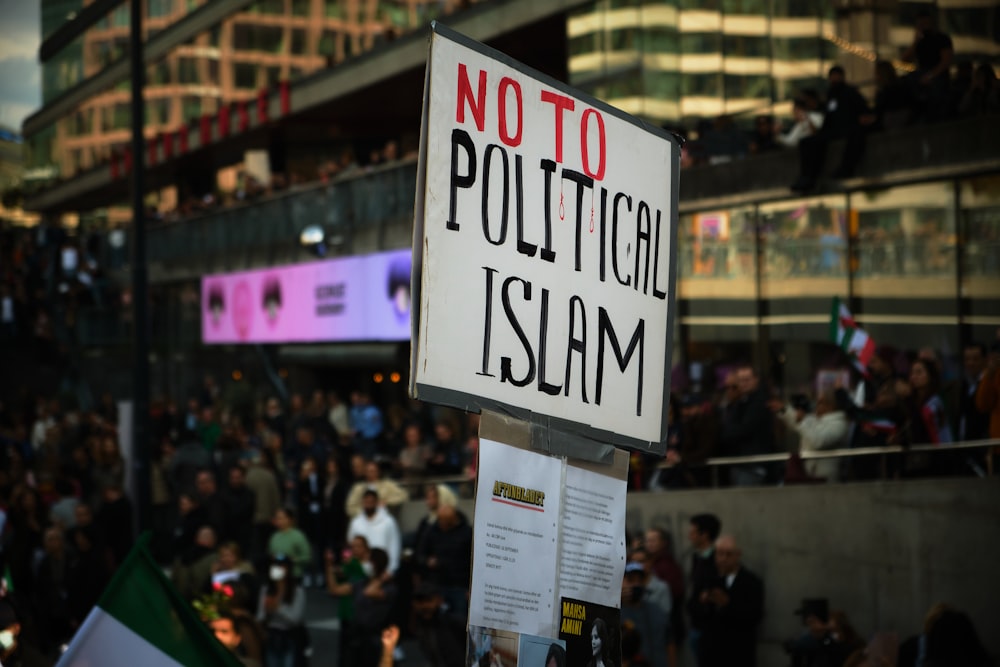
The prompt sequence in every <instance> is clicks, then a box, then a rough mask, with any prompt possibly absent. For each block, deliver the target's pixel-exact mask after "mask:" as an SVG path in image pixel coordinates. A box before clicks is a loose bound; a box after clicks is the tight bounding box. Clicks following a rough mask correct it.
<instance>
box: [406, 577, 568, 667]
mask: <svg viewBox="0 0 1000 667" xmlns="http://www.w3.org/2000/svg"><path fill="white" fill-rule="evenodd" d="M465 624H466V619H465V617H464V616H462V615H461V614H457V613H454V611H453V610H452V609H451V608H449V607H447V606H446V605H445V603H444V596H443V595H441V591H440V589H439V588H438V587H437V586H434V585H433V584H429V583H422V584H420V585H419V586H417V588H416V589H415V590H414V591H413V634H414V636H415V637H416V639H417V642H418V643H419V645H420V651H421V653H423V655H424V659H425V660H426V661H427V662H428V663H429V664H430V667H452V665H461V664H464V662H465V639H466V630H465ZM556 646H558V644H556ZM565 663H566V660H565V656H564V657H563V661H562V665H561V667H565ZM548 664H549V661H548V659H546V666H547V665H548Z"/></svg>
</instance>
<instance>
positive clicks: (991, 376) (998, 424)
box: [976, 340, 1000, 438]
mask: <svg viewBox="0 0 1000 667" xmlns="http://www.w3.org/2000/svg"><path fill="white" fill-rule="evenodd" d="M976 408H977V409H978V410H979V411H980V412H985V413H988V414H989V415H990V427H989V434H990V438H1000V340H998V341H996V342H995V343H993V345H992V346H991V347H990V356H989V360H988V361H987V364H986V373H985V374H984V375H983V379H982V380H981V381H980V382H979V388H978V389H976Z"/></svg>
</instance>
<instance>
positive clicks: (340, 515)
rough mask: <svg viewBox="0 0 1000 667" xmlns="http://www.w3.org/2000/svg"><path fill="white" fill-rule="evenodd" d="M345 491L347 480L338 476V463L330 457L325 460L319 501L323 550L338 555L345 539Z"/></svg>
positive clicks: (334, 458)
mask: <svg viewBox="0 0 1000 667" xmlns="http://www.w3.org/2000/svg"><path fill="white" fill-rule="evenodd" d="M347 489H348V480H347V479H345V478H344V477H343V476H342V475H341V474H340V462H339V461H338V460H337V458H336V457H333V456H331V457H330V458H328V459H327V460H326V475H324V480H323V492H322V499H321V501H320V512H321V515H322V517H321V524H322V527H323V548H324V549H329V550H332V552H333V553H335V554H339V553H340V552H341V551H342V550H343V548H344V543H345V540H346V539H347V511H346V510H345V506H346V504H347Z"/></svg>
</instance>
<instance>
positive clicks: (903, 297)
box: [850, 182, 958, 362]
mask: <svg viewBox="0 0 1000 667" xmlns="http://www.w3.org/2000/svg"><path fill="white" fill-rule="evenodd" d="M850 218H851V233H852V235H853V237H854V252H853V256H852V261H851V265H852V270H853V271H854V281H853V286H854V295H855V297H856V303H857V307H858V311H859V313H857V315H858V317H859V319H860V320H861V322H862V324H863V325H864V326H865V327H866V330H868V333H869V334H870V335H871V336H872V338H873V339H874V340H875V341H876V342H887V343H891V344H892V345H893V346H894V347H896V348H898V349H902V350H909V351H916V350H919V349H921V348H923V347H925V346H930V347H934V348H936V349H937V350H939V354H944V353H942V352H941V351H946V353H947V355H954V354H955V351H956V350H957V349H958V338H957V335H958V301H957V299H956V295H957V293H958V291H957V286H956V266H955V256H956V252H955V245H956V237H955V229H956V225H955V214H954V194H953V186H952V184H951V183H949V182H944V183H928V184H924V185H911V186H905V187H898V188H892V189H889V190H882V191H879V192H869V193H859V194H854V195H851V214H850ZM947 361H948V359H947V358H946V362H947ZM951 361H954V360H953V359H952V360H951Z"/></svg>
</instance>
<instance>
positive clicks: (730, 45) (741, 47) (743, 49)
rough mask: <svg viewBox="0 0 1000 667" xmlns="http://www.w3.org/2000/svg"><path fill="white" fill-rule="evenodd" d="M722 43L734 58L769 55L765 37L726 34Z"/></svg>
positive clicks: (764, 56) (728, 53)
mask: <svg viewBox="0 0 1000 667" xmlns="http://www.w3.org/2000/svg"><path fill="white" fill-rule="evenodd" d="M813 41H815V40H813ZM722 45H723V49H724V50H725V53H726V55H727V56H733V57H736V58H767V57H768V56H769V55H771V46H770V44H769V41H768V38H767V37H749V36H746V35H726V36H725V37H724V38H723V40H722Z"/></svg>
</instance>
